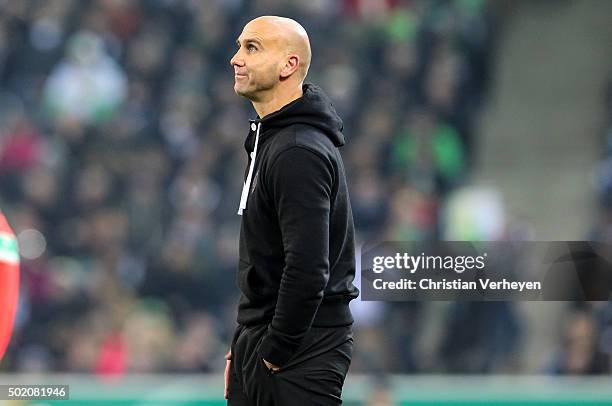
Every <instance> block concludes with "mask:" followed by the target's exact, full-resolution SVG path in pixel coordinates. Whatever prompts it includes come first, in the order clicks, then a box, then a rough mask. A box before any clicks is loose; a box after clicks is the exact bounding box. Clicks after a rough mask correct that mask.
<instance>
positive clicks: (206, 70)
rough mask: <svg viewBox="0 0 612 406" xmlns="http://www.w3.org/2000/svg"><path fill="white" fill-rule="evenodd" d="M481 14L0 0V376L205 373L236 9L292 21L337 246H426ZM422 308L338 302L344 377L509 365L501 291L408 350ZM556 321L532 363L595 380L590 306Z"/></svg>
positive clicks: (486, 72)
mask: <svg viewBox="0 0 612 406" xmlns="http://www.w3.org/2000/svg"><path fill="white" fill-rule="evenodd" d="M490 6H491V4H490V3H487V2H485V1H484V0H455V1H439V0H433V1H418V0H412V1H403V0H387V1H365V0H343V1H340V0H338V1H334V0H311V1H307V2H302V1H297V0H296V1H276V0H259V1H242V0H211V1H199V0H147V1H132V0H97V1H78V0H50V1H2V2H0V123H1V124H0V197H1V202H0V207H2V210H3V211H5V212H6V214H7V217H8V218H9V220H10V222H11V223H12V225H13V226H14V228H15V230H16V232H17V233H18V237H19V243H20V247H21V253H22V257H23V261H22V277H23V284H22V285H23V290H22V295H21V303H20V309H19V313H18V320H17V326H16V333H15V337H14V339H13V341H12V344H11V346H10V348H9V352H8V355H7V358H6V359H5V360H4V362H3V364H2V366H0V369H3V370H8V371H12V372H44V371H71V372H92V373H98V374H101V375H113V374H122V373H125V372H158V371H163V372H210V371H219V370H221V369H222V368H223V367H224V362H223V355H224V353H225V351H226V348H227V343H228V340H229V337H230V335H231V333H232V331H233V327H234V319H235V306H236V299H237V296H236V295H237V289H236V287H235V285H234V274H235V270H236V265H237V235H238V230H239V226H240V225H239V221H240V218H239V217H238V216H237V215H236V210H237V207H238V200H239V193H240V187H241V184H242V173H243V171H244V166H245V165H246V155H245V152H244V149H243V142H244V137H245V136H246V134H247V133H248V128H247V126H248V122H247V120H248V118H249V117H253V116H254V115H255V113H254V111H252V109H251V107H250V105H249V103H247V102H246V101H244V100H241V99H240V98H238V97H237V96H236V95H235V94H234V93H233V90H232V88H233V76H232V70H231V68H230V66H229V59H230V57H231V55H232V54H233V52H234V51H235V44H234V42H235V38H236V37H237V36H238V35H239V32H240V30H241V28H242V26H243V25H244V23H245V22H246V21H248V20H249V19H250V18H251V17H254V16H257V15H262V14H279V15H287V16H291V17H293V18H295V19H296V20H298V21H300V22H302V23H303V25H304V26H305V28H306V29H307V31H308V32H309V34H310V39H311V42H312V46H313V64H312V67H311V70H310V73H309V78H308V79H309V80H310V81H312V82H315V83H318V84H320V85H321V86H322V87H323V89H325V90H326V91H327V92H328V94H329V95H330V96H331V98H332V99H333V100H334V104H335V106H336V108H337V109H338V111H339V113H340V115H341V116H342V117H343V119H344V121H345V134H346V135H347V138H348V144H347V146H346V147H345V148H344V149H343V151H342V152H343V156H344V158H345V162H346V166H347V171H348V174H349V180H350V187H351V193H352V195H351V198H352V203H353V210H354V216H355V221H356V226H357V230H358V238H359V241H367V240H371V239H387V240H420V239H432V238H439V237H441V236H442V232H441V230H442V228H441V225H440V208H441V207H442V206H443V204H444V202H445V199H447V197H448V196H449V194H450V193H452V192H453V190H455V188H457V187H458V186H460V185H461V184H462V182H463V181H464V179H465V177H466V175H467V174H469V170H470V165H471V163H472V162H473V151H474V148H473V145H474V142H477V141H476V140H474V139H473V137H472V133H473V126H474V123H475V120H477V118H478V114H479V111H480V108H481V106H482V104H483V102H485V101H486V96H487V86H488V84H489V78H490V72H491V61H492V58H493V56H494V51H495V31H496V30H495V28H496V23H497V21H496V19H495V13H493V12H492V10H491V7H490ZM607 218H608V219H609V218H610V216H609V215H608V217H607ZM608 222H609V220H608ZM426 306H427V305H426V304H420V303H410V304H409V303H402V304H393V303H356V304H355V306H354V312H355V316H356V319H357V322H356V331H357V333H356V334H357V335H358V341H359V345H358V353H357V354H356V356H355V362H354V364H353V367H352V369H351V371H352V372H376V371H381V372H382V371H386V372H408V373H410V372H456V373H476V372H480V373H486V372H496V371H505V372H509V371H516V370H518V369H519V367H518V363H517V358H519V357H520V348H519V347H520V338H521V320H520V318H519V316H517V314H516V312H515V309H514V305H513V304H511V303H484V304H483V303H460V304H453V305H450V306H448V307H446V308H445V310H444V313H443V314H440V315H439V318H440V319H441V320H444V323H445V327H444V328H442V329H441V330H440V333H439V337H438V342H439V344H440V345H439V346H438V347H437V348H434V349H432V350H431V351H429V352H427V351H418V350H417V347H418V346H417V345H416V343H415V341H416V333H417V332H418V331H419V328H420V327H419V326H420V323H421V322H422V319H423V317H424V316H423V315H424V314H428V315H429V316H428V317H433V316H431V311H427V312H425V311H424V309H423V308H424V307H426ZM602 309H603V310H602V312H603V313H605V309H607V307H606V306H602ZM608 313H610V312H609V311H608ZM576 314H577V315H576V317H575V320H574V319H571V320H570V321H569V322H568V332H567V336H568V337H567V340H565V339H564V340H562V341H563V343H562V344H560V351H561V353H560V354H561V355H560V358H559V360H556V361H555V362H554V366H553V367H547V366H543V368H546V369H548V370H550V371H552V372H559V373H565V372H571V373H591V372H604V371H607V370H608V369H609V359H608V358H607V357H609V354H610V352H612V348H610V347H608V348H607V350H606V349H605V348H601V346H599V344H598V343H599V342H600V340H599V337H600V336H601V334H602V331H600V330H601V329H599V327H598V326H599V324H597V319H595V318H594V317H593V316H592V312H579V313H576ZM607 317H608V318H612V315H610V314H608V316H607ZM608 322H609V321H608ZM382 326H384V327H382ZM611 334H612V330H608V335H611ZM572 340H574V341H572ZM581 340H582V341H581ZM601 342H604V341H601ZM606 342H607V343H608V345H609V346H610V342H612V337H608V339H607V341H606ZM566 346H567V348H566ZM572 346H574V347H575V348H574V347H572ZM604 350H606V351H608V352H607V353H606V352H605V351H604ZM572 351H574V352H572ZM568 354H569V355H568ZM599 355H601V356H599ZM566 357H567V358H571V359H569V360H566V359H565V358H566ZM585 363H586V364H585Z"/></svg>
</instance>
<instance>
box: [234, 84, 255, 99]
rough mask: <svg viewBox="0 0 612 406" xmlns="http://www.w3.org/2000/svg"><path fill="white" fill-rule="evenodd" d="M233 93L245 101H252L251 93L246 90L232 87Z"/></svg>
mask: <svg viewBox="0 0 612 406" xmlns="http://www.w3.org/2000/svg"><path fill="white" fill-rule="evenodd" d="M234 93H236V94H237V95H238V96H241V97H244V98H245V99H249V100H252V93H251V92H249V91H248V90H246V89H243V88H240V87H238V86H234Z"/></svg>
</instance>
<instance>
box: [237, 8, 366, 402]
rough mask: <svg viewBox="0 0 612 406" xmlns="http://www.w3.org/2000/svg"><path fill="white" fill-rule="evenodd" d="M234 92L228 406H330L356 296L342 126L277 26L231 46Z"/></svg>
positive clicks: (342, 371)
mask: <svg viewBox="0 0 612 406" xmlns="http://www.w3.org/2000/svg"><path fill="white" fill-rule="evenodd" d="M237 44H238V51H237V52H236V54H235V55H234V57H233V58H232V59H231V61H230V63H231V65H232V66H233V68H234V79H235V83H234V91H235V92H236V93H237V94H238V95H240V96H242V97H245V98H247V99H249V100H250V101H251V102H252V104H253V107H254V108H255V110H256V111H257V114H258V118H257V119H256V120H251V122H250V132H249V135H248V137H247V139H246V142H245V147H246V150H247V152H248V153H249V165H248V170H247V173H246V181H245V183H244V187H243V190H242V196H241V199H240V207H239V211H238V214H240V215H241V216H242V227H241V231H240V249H239V251H240V265H239V271H238V275H237V278H236V279H237V284H238V286H239V288H240V290H241V297H240V303H239V306H238V324H239V326H238V328H237V329H236V332H235V334H234V338H233V340H232V347H231V350H230V352H229V353H228V355H227V358H228V362H227V368H226V398H228V404H229V405H232V406H236V405H252V406H263V405H265V406H268V405H281V406H285V405H292V406H297V405H335V404H340V403H342V401H341V399H340V396H341V392H342V385H343V383H344V378H345V376H346V373H347V371H348V368H349V364H350V361H351V354H352V348H353V338H352V332H351V325H352V322H353V319H352V316H351V313H350V310H349V302H350V301H351V300H352V299H354V298H355V297H357V295H358V290H357V288H355V286H353V284H352V281H353V278H354V275H355V249H354V241H353V234H354V231H353V218H352V213H351V207H350V202H349V196H348V191H347V185H346V179H345V173H344V167H343V164H342V159H341V157H340V153H339V151H338V147H340V146H342V145H343V144H344V136H343V135H342V133H341V130H342V120H341V119H340V117H338V114H337V113H336V111H335V110H334V108H333V107H332V105H331V102H330V100H329V99H328V98H327V96H326V95H325V94H324V93H323V92H322V91H321V89H320V88H318V87H317V86H314V85H311V84H304V78H305V77H306V74H307V72H308V67H309V65H310V57H311V53H310V44H309V40H308V36H307V34H306V31H305V30H304V28H303V27H302V26H301V25H299V24H298V23H297V22H295V21H293V20H290V19H288V18H281V17H273V16H265V17H259V18H256V19H254V20H253V21H251V22H249V23H248V24H247V25H246V26H245V27H244V29H243V31H242V33H241V35H240V37H239V38H238V40H237Z"/></svg>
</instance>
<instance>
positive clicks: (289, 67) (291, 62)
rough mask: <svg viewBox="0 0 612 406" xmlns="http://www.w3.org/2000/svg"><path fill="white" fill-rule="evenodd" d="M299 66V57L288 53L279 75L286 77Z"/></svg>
mask: <svg viewBox="0 0 612 406" xmlns="http://www.w3.org/2000/svg"><path fill="white" fill-rule="evenodd" d="M299 67H300V57H299V56H297V55H289V57H288V59H287V61H286V62H285V65H284V66H283V67H282V69H281V72H280V75H281V77H282V78H288V77H289V76H291V75H292V74H293V72H295V71H296V70H298V68H299Z"/></svg>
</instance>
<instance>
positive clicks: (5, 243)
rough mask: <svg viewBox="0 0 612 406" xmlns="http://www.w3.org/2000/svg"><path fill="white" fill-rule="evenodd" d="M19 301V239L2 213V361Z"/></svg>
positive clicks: (0, 303)
mask: <svg viewBox="0 0 612 406" xmlns="http://www.w3.org/2000/svg"><path fill="white" fill-rule="evenodd" d="M18 299H19V250H18V248H17V238H16V237H15V233H13V230H11V226H9V224H8V222H7V221H6V218H5V217H4V215H3V214H2V213H0V360H2V357H3V356H4V352H5V351H6V347H7V346H8V343H9V340H10V338H11V334H12V333H13V323H14V321H15V313H16V311H17V301H18Z"/></svg>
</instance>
